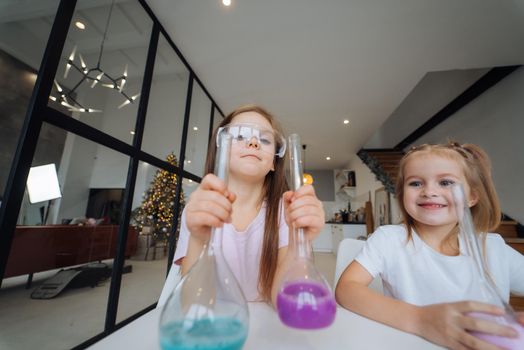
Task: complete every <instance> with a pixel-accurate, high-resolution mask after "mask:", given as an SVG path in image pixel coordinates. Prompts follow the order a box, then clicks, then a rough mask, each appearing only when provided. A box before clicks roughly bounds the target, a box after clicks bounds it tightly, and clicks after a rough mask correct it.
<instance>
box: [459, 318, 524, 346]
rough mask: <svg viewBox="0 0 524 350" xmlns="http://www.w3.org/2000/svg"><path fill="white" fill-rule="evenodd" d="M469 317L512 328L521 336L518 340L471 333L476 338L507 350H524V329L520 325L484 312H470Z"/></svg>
mask: <svg viewBox="0 0 524 350" xmlns="http://www.w3.org/2000/svg"><path fill="white" fill-rule="evenodd" d="M468 316H471V317H475V318H481V319H483V320H487V321H492V322H496V323H498V324H503V325H505V326H510V327H512V328H513V329H514V330H515V331H517V333H518V334H519V335H518V337H516V338H506V337H501V336H499V335H492V334H487V333H481V332H470V333H471V334H473V335H474V336H475V337H477V338H480V339H482V340H484V341H486V342H488V343H491V344H494V345H496V346H499V347H501V348H503V349H507V350H520V349H524V327H522V325H520V324H518V323H509V322H508V321H507V320H506V319H505V318H503V317H497V316H495V315H490V314H485V313H482V312H470V313H469V314H468Z"/></svg>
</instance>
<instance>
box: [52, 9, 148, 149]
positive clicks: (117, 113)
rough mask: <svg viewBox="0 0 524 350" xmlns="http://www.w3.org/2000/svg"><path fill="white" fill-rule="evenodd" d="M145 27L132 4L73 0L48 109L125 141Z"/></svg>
mask: <svg viewBox="0 0 524 350" xmlns="http://www.w3.org/2000/svg"><path fill="white" fill-rule="evenodd" d="M100 4H102V5H100ZM80 5H81V6H80ZM79 23H82V25H83V27H84V29H82V25H80V24H79ZM106 25H107V27H106ZM151 28H152V22H151V20H150V18H149V16H148V15H147V14H146V12H145V11H144V10H143V8H142V6H140V4H139V3H138V2H137V1H130V2H118V3H117V4H114V6H113V5H112V1H111V0H105V1H95V0H90V1H82V2H79V7H78V8H77V9H76V10H75V13H74V15H73V19H72V21H71V27H70V28H69V32H68V34H67V40H66V45H65V47H64V51H63V52H62V57H61V63H60V65H59V67H58V70H57V73H56V76H55V82H56V83H55V85H54V87H53V90H52V91H51V95H50V97H49V98H50V101H49V105H50V106H51V107H53V108H57V106H59V105H62V106H65V107H67V108H68V109H69V110H70V111H71V112H73V115H72V117H73V118H76V119H79V120H80V121H82V122H84V123H86V124H88V125H90V126H92V127H94V128H97V129H100V130H102V131H104V132H106V133H108V134H110V135H112V136H114V137H116V138H118V139H120V140H122V141H125V142H128V143H131V142H132V140H133V135H132V132H133V131H134V127H135V121H136V114H137V110H138V103H139V101H140V91H141V88H142V80H143V74H144V68H145V63H146V58H147V50H148V46H149V39H150V34H151Z"/></svg>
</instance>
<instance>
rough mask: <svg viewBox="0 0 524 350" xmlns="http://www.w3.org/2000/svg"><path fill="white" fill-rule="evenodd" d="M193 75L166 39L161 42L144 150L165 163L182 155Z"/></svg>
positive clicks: (162, 37)
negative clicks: (187, 97) (183, 132)
mask: <svg viewBox="0 0 524 350" xmlns="http://www.w3.org/2000/svg"><path fill="white" fill-rule="evenodd" d="M188 80H189V71H188V70H187V69H186V67H185V66H184V64H183V63H182V61H180V59H179V58H178V56H177V55H176V53H175V51H174V50H173V49H172V48H171V46H169V44H168V42H167V41H166V39H165V38H164V36H163V35H161V36H160V39H159V42H158V51H157V56H156V60H155V70H154V76H153V83H152V85H151V94H150V96H149V104H148V107H147V118H146V125H145V129H144V138H143V142H142V149H143V150H144V151H146V152H148V153H151V154H153V155H155V156H157V157H159V158H161V159H163V158H164V157H165V156H166V155H167V154H169V153H170V152H174V153H175V154H176V155H177V156H178V155H179V154H180V144H181V141H182V128H183V126H184V112H185V107H186V95H187V83H188Z"/></svg>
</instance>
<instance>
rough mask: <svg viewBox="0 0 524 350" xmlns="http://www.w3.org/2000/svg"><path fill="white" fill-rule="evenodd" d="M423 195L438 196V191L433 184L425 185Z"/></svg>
mask: <svg viewBox="0 0 524 350" xmlns="http://www.w3.org/2000/svg"><path fill="white" fill-rule="evenodd" d="M422 196H423V197H436V196H437V192H436V191H435V189H434V188H433V187H432V186H424V188H423V190H422Z"/></svg>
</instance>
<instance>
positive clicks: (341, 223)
mask: <svg viewBox="0 0 524 350" xmlns="http://www.w3.org/2000/svg"><path fill="white" fill-rule="evenodd" d="M326 224H329V225H365V224H366V223H365V222H358V221H352V222H335V221H326Z"/></svg>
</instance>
